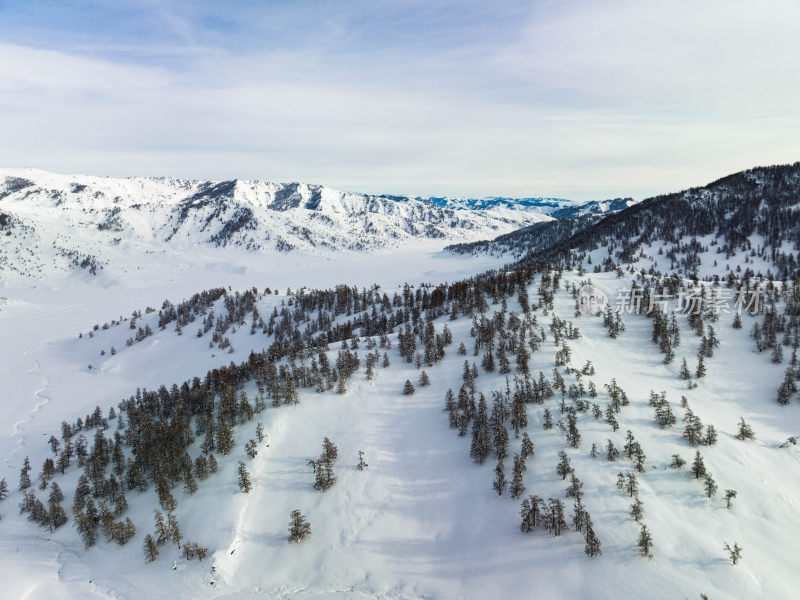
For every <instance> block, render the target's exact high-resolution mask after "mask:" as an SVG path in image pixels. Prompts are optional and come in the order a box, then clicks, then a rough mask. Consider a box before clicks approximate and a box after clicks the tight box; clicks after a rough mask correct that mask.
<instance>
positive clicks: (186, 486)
mask: <svg viewBox="0 0 800 600" xmlns="http://www.w3.org/2000/svg"><path fill="white" fill-rule="evenodd" d="M190 464H191V463H190ZM183 491H184V492H185V493H187V494H189V495H191V494H194V493H195V492H196V491H197V481H195V478H194V475H192V470H191V469H186V472H185V473H184V474H183Z"/></svg>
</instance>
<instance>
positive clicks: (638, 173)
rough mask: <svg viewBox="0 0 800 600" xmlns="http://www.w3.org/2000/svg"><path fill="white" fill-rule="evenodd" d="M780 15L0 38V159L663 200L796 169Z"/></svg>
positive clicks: (593, 16) (789, 35) (774, 8)
mask: <svg viewBox="0 0 800 600" xmlns="http://www.w3.org/2000/svg"><path fill="white" fill-rule="evenodd" d="M770 6H771V10H770V11H767V10H765V9H763V8H761V9H759V7H758V5H756V4H754V3H753V4H750V3H732V2H725V3H724V4H723V3H718V2H713V3H702V4H697V3H695V4H690V3H686V2H676V3H660V4H658V3H650V2H616V3H602V4H601V3H595V2H586V3H572V4H564V5H562V4H560V3H559V4H544V5H537V9H536V10H535V11H534V12H533V13H531V15H530V17H529V19H527V20H520V22H519V23H518V24H517V25H516V26H514V27H511V28H509V27H508V26H507V25H506V26H505V29H504V32H505V33H506V35H505V36H504V37H503V36H498V35H497V33H498V32H497V26H496V25H495V26H494V27H490V28H488V29H487V31H488V33H487V34H482V33H481V31H480V29H470V30H469V31H467V32H464V35H462V36H461V38H460V39H459V40H456V41H453V42H452V44H451V45H447V44H444V45H442V46H443V47H431V46H425V45H420V44H419V43H416V44H409V46H408V47H407V48H406V47H404V46H403V44H402V43H399V41H398V39H394V40H392V43H391V44H384V45H380V44H375V43H373V44H372V45H364V46H363V48H360V47H359V44H358V40H357V39H354V38H357V36H356V35H355V33H354V32H353V31H352V29H348V27H352V24H347V23H345V24H343V23H342V22H338V21H337V22H334V23H333V24H332V25H331V29H330V30H326V31H322V32H321V33H320V36H319V37H320V39H321V40H323V41H321V42H314V41H311V42H308V43H304V42H303V38H302V36H312V35H313V31H312V32H302V31H300V32H297V36H298V43H297V44H296V46H286V45H285V44H282V45H281V46H280V47H276V45H274V44H273V45H269V44H266V45H264V46H254V47H252V48H246V49H239V50H232V49H230V48H223V47H221V46H219V45H211V44H209V45H207V46H203V45H202V41H203V35H202V32H197V31H193V30H192V28H191V25H190V24H189V21H184V20H181V19H179V18H177V17H176V18H175V19H174V24H173V25H172V27H173V28H177V30H178V31H179V34H180V37H181V38H182V39H185V40H187V45H186V46H185V47H184V50H185V51H181V47H180V46H179V47H178V48H177V49H176V48H175V47H172V46H170V47H163V48H159V47H158V46H157V45H154V44H151V45H145V46H138V47H135V48H134V49H133V51H130V50H126V48H128V47H127V46H125V45H124V44H123V43H122V42H121V44H120V46H119V47H118V48H117V50H118V51H119V52H118V53H117V54H116V55H114V56H113V58H112V57H111V55H109V54H106V55H105V57H103V56H100V55H98V54H97V53H94V54H92V53H89V54H87V53H83V54H81V53H80V52H79V50H78V49H73V50H70V49H62V50H42V49H37V48H33V47H28V46H22V45H19V44H16V45H14V44H4V45H0V129H1V130H2V131H3V141H4V144H2V146H0V164H2V165H4V166H39V167H42V168H47V169H52V170H58V171H69V172H74V171H81V172H92V173H98V174H103V173H108V174H115V175H124V174H153V175H158V174H169V175H180V176H189V177H205V178H227V177H249V178H264V179H277V180H284V181H286V180H302V181H309V182H318V183H325V184H328V185H334V186H337V187H340V188H344V189H352V190H364V191H373V192H387V193H419V194H475V195H483V194H502V195H561V196H566V197H575V198H585V199H589V198H598V197H606V196H617V195H635V196H640V197H641V196H644V195H647V194H651V193H656V192H665V191H672V190H675V189H679V188H681V187H685V186H689V185H697V184H702V183H705V182H707V181H709V180H711V179H714V178H716V177H718V176H721V175H724V174H726V173H728V172H731V171H734V170H738V169H742V168H747V167H750V166H755V165H756V164H770V163H776V162H789V161H794V160H797V159H798V158H800V146H799V145H798V144H799V142H798V140H800V136H798V132H799V131H800V116H799V114H798V109H797V108H796V106H797V99H798V97H800V79H798V78H796V77H794V76H793V73H794V71H795V70H796V65H797V64H798V59H800V45H798V44H796V43H795V42H794V37H795V35H794V32H795V31H796V30H797V27H796V26H797V24H798V20H799V19H798V8H797V5H796V4H794V3H789V2H775V3H774V4H771V5H770ZM723 9H724V10H723ZM170 18H172V17H170ZM406 26H408V24H406ZM470 27H472V28H474V27H475V25H474V23H473V24H470ZM400 33H402V32H399V33H398V35H399V34H400ZM468 34H472V37H471V36H470V35H468ZM429 35H430V36H434V35H436V32H433V31H431V32H429ZM420 37H421V36H420V33H419V32H416V33H415V35H414V39H416V40H419V39H420ZM342 40H346V43H344V42H342ZM465 40H467V41H465ZM283 41H284V40H282V42H283ZM125 43H128V42H127V41H126V42H125ZM354 48H355V49H354ZM359 48H360V49H359ZM158 57H161V58H162V59H163V60H158Z"/></svg>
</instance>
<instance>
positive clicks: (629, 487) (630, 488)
mask: <svg viewBox="0 0 800 600" xmlns="http://www.w3.org/2000/svg"><path fill="white" fill-rule="evenodd" d="M625 493H626V494H628V495H629V496H630V497H631V498H633V497H634V496H636V495H637V494H638V493H639V482H638V481H637V479H636V474H635V473H630V472H628V473H625Z"/></svg>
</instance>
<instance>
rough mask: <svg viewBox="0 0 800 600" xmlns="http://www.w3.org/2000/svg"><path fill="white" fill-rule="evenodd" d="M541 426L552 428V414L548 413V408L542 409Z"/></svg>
mask: <svg viewBox="0 0 800 600" xmlns="http://www.w3.org/2000/svg"><path fill="white" fill-rule="evenodd" d="M543 427H544V428H545V429H552V428H553V415H551V414H550V409H549V408H545V409H544V423H543Z"/></svg>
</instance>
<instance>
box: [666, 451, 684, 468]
mask: <svg viewBox="0 0 800 600" xmlns="http://www.w3.org/2000/svg"><path fill="white" fill-rule="evenodd" d="M685 464H686V461H685V460H683V459H682V458H681V456H680V455H679V454H673V455H672V463H670V465H669V466H670V467H672V468H673V469H680V468H682V467H683V466H684V465H685Z"/></svg>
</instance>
